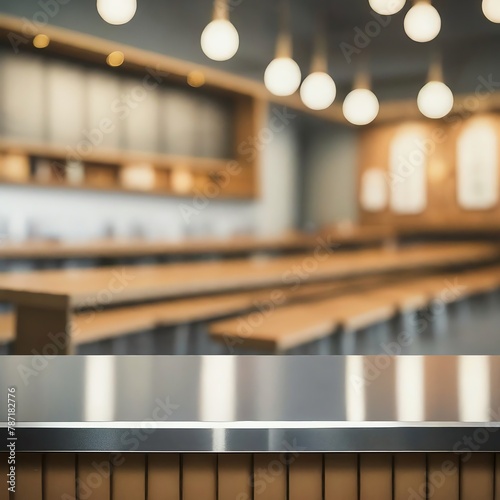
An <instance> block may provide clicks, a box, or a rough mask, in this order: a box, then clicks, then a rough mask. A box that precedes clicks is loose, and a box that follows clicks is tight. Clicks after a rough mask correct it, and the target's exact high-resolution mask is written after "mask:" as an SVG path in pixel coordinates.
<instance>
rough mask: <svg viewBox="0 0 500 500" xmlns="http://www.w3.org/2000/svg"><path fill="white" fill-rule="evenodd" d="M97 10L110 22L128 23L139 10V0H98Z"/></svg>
mask: <svg viewBox="0 0 500 500" xmlns="http://www.w3.org/2000/svg"><path fill="white" fill-rule="evenodd" d="M96 6H97V12H98V13H99V15H100V16H101V17H102V18H103V19H104V20H105V21H106V22H107V23H109V24H114V25H120V24H125V23H128V22H129V21H130V20H131V19H132V18H133V17H134V15H135V11H136V10H137V0H97V4H96Z"/></svg>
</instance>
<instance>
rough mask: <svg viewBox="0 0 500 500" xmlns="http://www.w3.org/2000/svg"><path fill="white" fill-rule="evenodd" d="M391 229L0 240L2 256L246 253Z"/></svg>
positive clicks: (371, 239)
mask: <svg viewBox="0 0 500 500" xmlns="http://www.w3.org/2000/svg"><path fill="white" fill-rule="evenodd" d="M391 235H392V233H391V231H390V230H388V229H387V228H379V227H354V228H347V229H344V230H331V231H328V232H325V233H324V234H306V233H290V234H287V235H283V236H276V237H256V236H238V237H232V238H187V239H184V240H181V241H168V240H147V239H139V238H135V239H132V238H123V239H118V238H117V239H100V240H92V241H85V242H61V241H44V240H33V241H26V242H22V243H9V242H3V243H2V242H0V259H70V258H84V257H85V258H86V257H90V258H120V257H144V256H152V255H165V256H168V255H202V254H212V253H215V254H221V255H231V254H244V253H252V252H259V251H306V250H310V249H313V248H314V247H316V246H317V245H318V244H321V243H322V242H327V244H328V245H331V246H334V245H342V244H346V245H347V244H349V245H353V244H368V243H381V242H383V241H384V240H385V239H388V238H390V237H391Z"/></svg>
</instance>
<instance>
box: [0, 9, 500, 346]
mask: <svg viewBox="0 0 500 500" xmlns="http://www.w3.org/2000/svg"><path fill="white" fill-rule="evenodd" d="M0 34H1V46H0V302H1V304H0V352H1V353H2V354H36V353H45V354H71V353H76V354H275V353H281V354H379V353H386V352H387V353H391V354H500V342H498V339H497V336H498V328H497V324H498V320H499V319H500V317H499V313H498V311H499V306H500V241H499V236H500V201H499V196H500V184H499V169H500V149H499V148H500V70H499V66H498V53H499V49H500V5H499V2H498V1H496V0H483V1H482V2H481V1H480V0H477V1H468V2H453V1H451V0H433V1H432V2H431V1H430V0H418V1H415V2H413V1H410V0H407V1H406V2H405V0H350V1H342V0H314V1H306V0H288V1H281V0H280V1H278V0H276V1H274V0H273V1H265V0H252V1H250V0H215V2H213V1H212V0H192V1H189V2H185V1H181V0H162V1H157V0H122V1H118V0H97V3H95V2H89V1H86V0H71V1H68V0H40V1H38V2H29V1H24V0H23V1H16V2H13V1H11V0H0Z"/></svg>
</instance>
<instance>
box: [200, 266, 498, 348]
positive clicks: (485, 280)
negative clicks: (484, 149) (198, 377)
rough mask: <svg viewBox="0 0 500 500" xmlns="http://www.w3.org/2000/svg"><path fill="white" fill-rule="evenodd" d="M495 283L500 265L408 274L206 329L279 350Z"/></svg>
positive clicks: (229, 338) (219, 336)
mask: <svg viewBox="0 0 500 500" xmlns="http://www.w3.org/2000/svg"><path fill="white" fill-rule="evenodd" d="M499 286H500V267H491V268H487V269H479V270H473V271H467V272H463V273H460V274H439V275H436V276H426V277H422V278H412V279H410V280H406V281H401V282H399V283H392V284H388V285H383V284H382V285H380V286H379V287H375V289H374V290H371V291H367V292H361V293H358V294H351V295H346V296H340V297H333V298H331V299H327V300H321V301H317V302H312V303H307V304H299V305H295V306H293V305H292V306H286V307H283V308H281V309H280V310H278V311H275V312H274V313H273V314H272V315H270V316H269V317H265V318H262V319H261V321H260V323H259V324H256V325H253V326H252V325H251V324H250V322H249V321H248V319H246V318H245V317H240V318H232V319H228V320H225V321H219V322H215V323H212V324H211V325H210V328H209V331H210V335H211V336H212V337H213V338H215V339H218V340H223V341H224V342H226V344H228V345H232V346H244V345H247V346H249V347H250V346H252V347H265V348H268V349H271V350H275V351H283V350H286V349H290V348H292V347H296V346H298V345H300V344H304V343H307V342H311V341H313V340H317V339H319V338H321V337H324V336H328V335H330V334H331V333H332V332H333V331H334V330H335V328H336V327H337V326H342V327H344V328H345V329H347V330H359V329H362V328H365V327H367V326H370V325H372V324H375V323H378V322H381V321H384V320H387V319H390V318H391V317H392V316H393V315H394V314H395V313H396V312H397V311H399V312H406V311H408V310H418V309H422V308H424V307H426V306H427V305H428V304H429V303H430V302H432V301H433V300H442V301H443V302H444V303H450V302H453V301H456V300H461V299H462V298H466V297H469V296H471V295H474V294H477V293H483V292H487V291H492V290H494V289H496V288H498V287H499Z"/></svg>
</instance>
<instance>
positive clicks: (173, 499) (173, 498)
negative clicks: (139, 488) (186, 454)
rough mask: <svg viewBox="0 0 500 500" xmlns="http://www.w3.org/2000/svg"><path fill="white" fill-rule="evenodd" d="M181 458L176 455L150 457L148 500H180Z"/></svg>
mask: <svg viewBox="0 0 500 500" xmlns="http://www.w3.org/2000/svg"><path fill="white" fill-rule="evenodd" d="M180 477H181V471H180V456H179V455H178V454H176V453H173V454H164V453H151V454H150V455H148V499H147V500H179V499H180Z"/></svg>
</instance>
